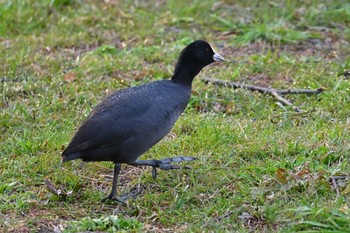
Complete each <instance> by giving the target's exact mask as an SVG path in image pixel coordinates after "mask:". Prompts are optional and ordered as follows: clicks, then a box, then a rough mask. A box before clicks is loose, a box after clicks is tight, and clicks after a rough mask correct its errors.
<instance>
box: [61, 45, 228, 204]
mask: <svg viewBox="0 0 350 233" xmlns="http://www.w3.org/2000/svg"><path fill="white" fill-rule="evenodd" d="M215 61H225V59H224V58H223V57H222V56H220V55H219V54H217V53H215V52H214V51H213V49H212V48H211V46H210V45H209V44H208V42H206V41H203V40H197V41H194V42H192V43H191V44H189V45H188V46H187V47H186V48H185V49H184V50H183V51H182V52H181V54H180V57H179V59H178V61H177V64H176V67H175V72H174V74H173V76H172V78H171V80H161V81H155V82H151V83H148V84H144V85H141V86H136V87H131V88H126V89H122V90H119V91H117V92H115V93H114V94H112V95H111V96H109V97H108V98H106V99H105V100H104V101H102V102H101V103H100V104H99V105H97V107H96V108H95V109H94V110H93V111H92V112H91V113H90V114H89V116H88V117H87V119H86V120H85V121H84V122H83V123H82V124H81V126H80V127H79V129H78V131H77V132H76V134H75V135H74V137H73V139H72V141H71V142H70V144H69V145H68V147H67V148H66V149H65V150H64V151H63V153H62V157H63V162H67V161H69V160H73V159H82V160H83V161H111V162H114V163H115V166H114V178H113V186H112V191H111V193H110V194H109V196H108V197H106V198H105V199H103V200H107V199H110V200H118V201H121V200H120V199H119V198H118V197H117V181H118V174H119V172H120V168H121V164H122V163H126V164H129V165H134V166H151V167H153V170H152V174H153V177H156V174H157V173H156V167H158V168H159V169H162V170H170V169H179V168H180V167H179V166H176V165H171V163H172V162H182V161H191V160H194V159H195V158H193V157H185V156H178V157H173V158H166V159H162V160H137V159H138V158H139V157H140V156H141V155H142V154H143V153H145V152H146V151H147V150H148V149H150V148H151V147H152V146H153V145H155V144H156V143H157V142H159V140H161V139H162V138H163V137H164V136H165V135H166V134H167V133H168V132H169V131H170V130H171V128H172V127H173V126H174V124H175V122H176V120H177V119H178V117H179V116H180V115H181V113H182V112H183V111H184V110H185V108H186V106H187V104H188V101H189V98H190V95H191V89H192V80H193V79H194V77H195V76H196V75H197V74H198V73H199V72H200V71H201V69H202V68H203V67H205V66H206V65H209V64H210V63H213V62H215Z"/></svg>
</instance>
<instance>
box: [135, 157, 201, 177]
mask: <svg viewBox="0 0 350 233" xmlns="http://www.w3.org/2000/svg"><path fill="white" fill-rule="evenodd" d="M195 159H197V158H194V157H188V156H176V157H172V158H166V159H160V160H158V159H150V160H136V161H135V162H133V163H129V165H133V166H151V167H152V168H153V169H152V176H153V178H156V177H157V169H156V168H159V169H161V170H171V169H180V168H186V169H189V168H190V167H188V166H184V167H181V166H179V165H173V164H171V163H173V162H175V163H181V162H185V161H193V160H195Z"/></svg>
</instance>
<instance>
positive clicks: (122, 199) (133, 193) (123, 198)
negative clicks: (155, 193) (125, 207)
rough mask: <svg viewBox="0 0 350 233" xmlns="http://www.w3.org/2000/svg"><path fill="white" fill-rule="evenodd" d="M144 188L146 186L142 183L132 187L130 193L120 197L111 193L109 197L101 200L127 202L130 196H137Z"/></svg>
mask: <svg viewBox="0 0 350 233" xmlns="http://www.w3.org/2000/svg"><path fill="white" fill-rule="evenodd" d="M143 189H144V187H143V186H142V185H137V186H135V187H134V188H133V189H132V191H131V192H130V193H128V194H123V195H121V196H119V197H118V196H117V195H116V194H113V193H111V194H109V195H108V196H107V197H105V198H103V199H102V200H101V202H105V203H108V202H118V203H121V204H127V200H129V199H130V198H136V197H137V196H138V195H140V194H141V193H142V190H143Z"/></svg>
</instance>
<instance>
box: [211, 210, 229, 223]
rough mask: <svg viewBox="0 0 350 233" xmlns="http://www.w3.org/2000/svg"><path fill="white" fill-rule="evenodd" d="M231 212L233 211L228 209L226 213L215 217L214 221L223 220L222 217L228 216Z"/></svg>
mask: <svg viewBox="0 0 350 233" xmlns="http://www.w3.org/2000/svg"><path fill="white" fill-rule="evenodd" d="M232 214H233V211H228V212H227V213H226V214H224V215H222V216H219V217H217V218H215V219H214V221H215V222H220V221H221V220H223V219H224V218H227V217H230V216H231V215H232Z"/></svg>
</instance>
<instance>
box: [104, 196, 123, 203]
mask: <svg viewBox="0 0 350 233" xmlns="http://www.w3.org/2000/svg"><path fill="white" fill-rule="evenodd" d="M101 202H103V203H109V202H118V203H121V204H126V199H125V198H124V197H112V196H107V197H105V198H103V199H102V200H101Z"/></svg>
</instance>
